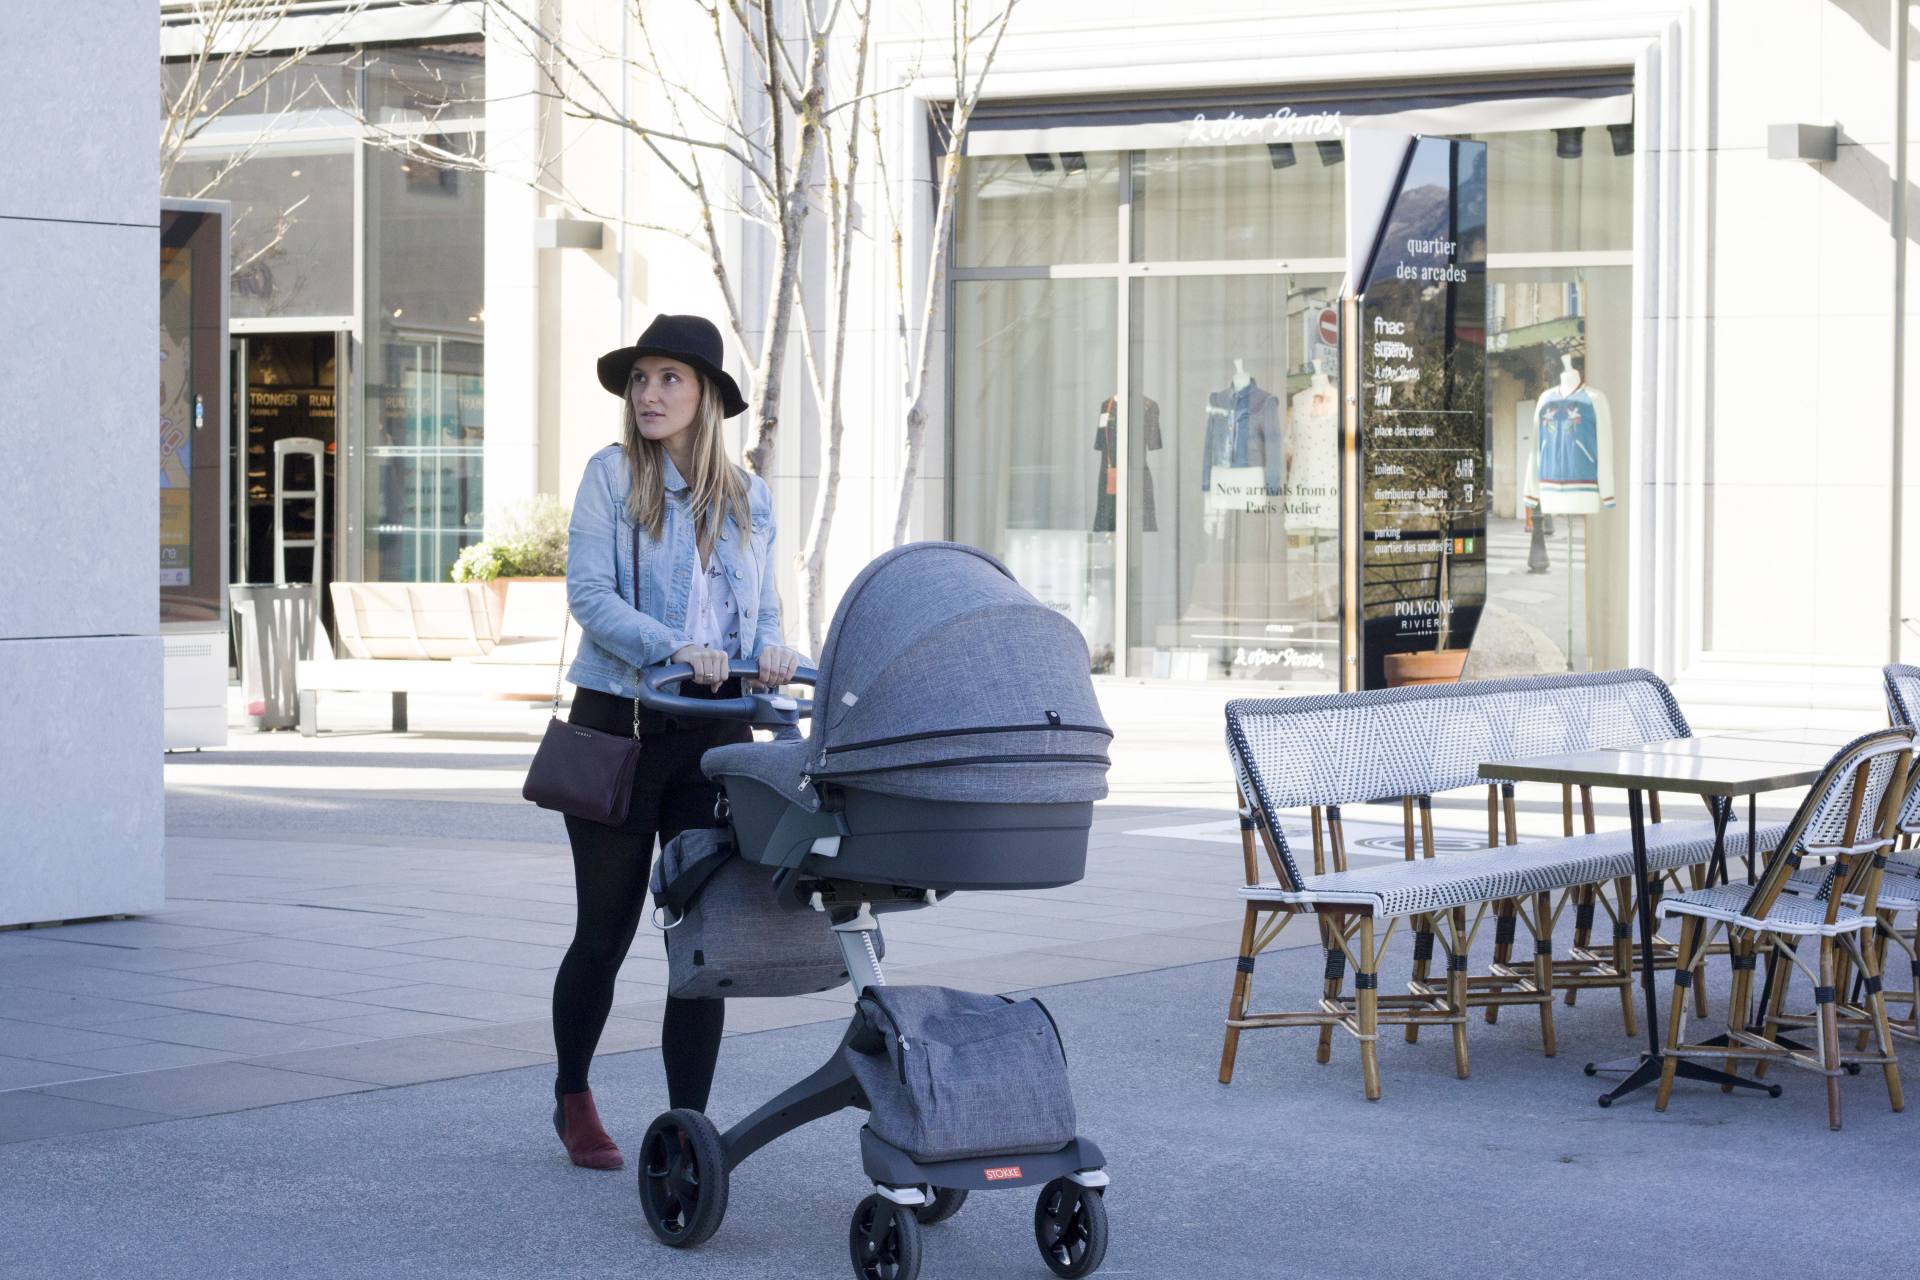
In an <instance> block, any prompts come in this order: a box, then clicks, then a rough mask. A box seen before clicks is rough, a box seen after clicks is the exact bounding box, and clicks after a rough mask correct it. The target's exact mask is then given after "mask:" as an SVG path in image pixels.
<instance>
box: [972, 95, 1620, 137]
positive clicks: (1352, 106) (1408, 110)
mask: <svg viewBox="0 0 1920 1280" xmlns="http://www.w3.org/2000/svg"><path fill="white" fill-rule="evenodd" d="M1248 96H1249V98H1253V99H1255V100H1254V101H1250V102H1247V103H1244V104H1232V103H1229V102H1226V101H1221V100H1214V101H1206V102H1193V101H1190V102H1172V101H1169V102H1160V103H1154V102H1143V103H1139V104H1133V105H1128V106H1116V105H1109V104H1099V103H1094V104H1086V105H1082V106H1079V107H1077V108H1076V107H1074V106H1071V105H1067V104H1028V105H1025V106H1007V107H1000V106H998V104H986V103H983V104H982V105H981V108H980V110H979V111H978V112H977V113H976V114H975V116H974V119H973V123H972V126H971V127H970V128H969V129H968V131H967V144H966V153H967V154H968V155H970V156H1009V155H1031V154H1042V153H1046V154H1056V155H1057V154H1059V153H1061V152H1075V151H1078V152H1088V151H1136V150H1140V151H1145V150H1161V149H1173V148H1180V147H1230V146H1259V145H1264V144H1272V143H1282V142H1313V141H1318V140H1322V139H1333V138H1339V137H1342V136H1343V135H1344V134H1345V133H1346V131H1347V130H1348V129H1349V128H1353V127H1356V126H1358V127H1364V128H1367V129H1380V130H1387V131H1392V132H1398V133H1409V134H1412V133H1420V134H1428V135H1434V134H1468V133H1471V134H1485V133H1512V132H1518V131H1522V130H1532V129H1570V128H1578V127H1583V126H1586V125H1612V124H1626V123H1629V122H1630V121H1631V120H1632V119H1633V85H1632V82H1631V80H1630V79H1628V78H1626V77H1624V76H1601V77H1590V78H1587V79H1585V80H1583V81H1579V82H1574V83H1569V84H1567V85H1565V86H1555V85H1551V84H1543V83H1538V82H1536V83H1534V84H1529V85H1525V86H1500V87H1497V88H1490V89H1488V90H1485V91H1482V92H1478V93H1475V92H1471V91H1468V90H1450V91H1434V90H1428V91H1425V92H1421V91H1413V92H1409V91H1407V90H1405V89H1401V90H1398V91H1382V92H1378V93H1372V94H1369V93H1367V92H1365V91H1353V92H1350V93H1326V92H1320V93H1312V94H1303V95H1301V96H1300V97H1299V98H1297V99H1293V100H1287V99H1283V98H1280V97H1276V96H1274V95H1272V94H1271V93H1266V94H1259V95H1253V94H1249V95H1248Z"/></svg>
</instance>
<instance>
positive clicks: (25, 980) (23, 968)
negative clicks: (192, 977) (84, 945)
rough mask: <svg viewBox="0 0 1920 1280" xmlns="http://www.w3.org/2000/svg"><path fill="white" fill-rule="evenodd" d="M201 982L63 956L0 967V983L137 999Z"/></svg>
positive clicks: (44, 989)
mask: <svg viewBox="0 0 1920 1280" xmlns="http://www.w3.org/2000/svg"><path fill="white" fill-rule="evenodd" d="M203 985H204V984H203V983H199V982H191V981H187V980H185V979H181V978H170V977H167V976H165V975H164V974H157V973H141V972H139V971H130V970H126V969H104V968H96V967H94V966H93V965H92V964H90V963H86V962H84V961H83V962H81V963H74V962H73V961H72V960H69V959H66V958H64V957H61V958H55V957H42V958H40V959H37V960H34V961H31V962H29V963H24V964H17V965H13V966H10V967H9V968H7V969H6V970H4V971H0V987H31V988H33V989H35V990H39V991H60V992H64V993H65V994H67V995H75V996H106V997H109V998H111V999H120V1000H136V1001H137V1000H142V999H145V998H147V997H149V996H156V995H167V994H169V993H172V992H176V991H192V990H194V989H195V988H196V987H199V986H203Z"/></svg>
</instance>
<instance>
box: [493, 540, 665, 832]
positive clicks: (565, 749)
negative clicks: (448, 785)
mask: <svg viewBox="0 0 1920 1280" xmlns="http://www.w3.org/2000/svg"><path fill="white" fill-rule="evenodd" d="M633 543H634V546H633V563H634V565H635V571H634V576H633V607H634V609H635V611H638V610H639V608H640V574H639V569H638V566H639V564H640V530H639V529H638V527H636V528H635V529H634V531H633ZM572 623H573V610H572V608H571V607H569V608H568V610H567V618H566V621H565V622H563V623H561V625H560V659H559V666H558V668H557V669H556V670H555V671H554V673H553V715H552V717H551V718H550V719H549V720H548V721H547V731H546V733H545V734H543V735H542V736H541V738H540V749H539V750H537V751H535V752H534V753H533V764H532V765H530V766H529V767H528V768H527V780H526V782H525V783H523V784H522V785H521V787H520V794H521V795H522V796H523V797H524V798H526V799H528V800H531V801H533V802H534V803H535V804H537V805H539V806H540V807H541V808H542V809H556V810H558V811H559V812H561V813H565V814H570V815H572V816H573V817H576V818H584V819H586V820H587V821H588V822H598V823H600V824H602V825H603V826H609V827H617V826H619V825H620V824H621V823H623V822H625V821H626V820H627V807H628V805H629V804H630V803H631V802H632V799H633V771H634V770H635V769H636V768H637V767H638V766H639V763H640V748H641V741H640V699H639V697H638V696H636V697H635V698H634V700H633V732H632V734H631V735H630V736H628V737H621V736H620V735H619V734H617V733H606V732H604V731H602V730H599V729H591V728H588V727H587V726H586V725H580V724H569V723H568V722H567V721H565V720H562V719H561V718H560V680H561V673H562V672H563V671H565V670H566V665H567V630H568V628H569V627H570V626H571V625H572ZM634 682H635V685H636V687H637V686H638V683H639V674H638V673H637V672H636V673H635V675H634Z"/></svg>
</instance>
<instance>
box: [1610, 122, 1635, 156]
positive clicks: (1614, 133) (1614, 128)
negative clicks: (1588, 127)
mask: <svg viewBox="0 0 1920 1280" xmlns="http://www.w3.org/2000/svg"><path fill="white" fill-rule="evenodd" d="M1607 137H1609V138H1611V139H1613V154H1615V155H1617V156H1630V155H1632V154H1633V123H1632V122H1631V121H1629V122H1628V123H1626V124H1610V125H1608V126H1607Z"/></svg>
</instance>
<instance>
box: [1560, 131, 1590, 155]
mask: <svg viewBox="0 0 1920 1280" xmlns="http://www.w3.org/2000/svg"><path fill="white" fill-rule="evenodd" d="M1586 132H1587V131H1586V130H1585V129H1582V128H1580V127H1579V126H1577V125H1576V126H1575V127H1573V128H1571V129H1555V130H1554V131H1553V154H1555V155H1557V156H1559V157H1560V158H1561V159H1562V160H1578V159H1579V158H1580V153H1581V152H1582V151H1583V150H1584V149H1585V146H1586Z"/></svg>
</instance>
